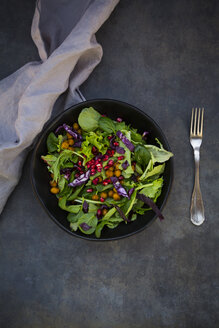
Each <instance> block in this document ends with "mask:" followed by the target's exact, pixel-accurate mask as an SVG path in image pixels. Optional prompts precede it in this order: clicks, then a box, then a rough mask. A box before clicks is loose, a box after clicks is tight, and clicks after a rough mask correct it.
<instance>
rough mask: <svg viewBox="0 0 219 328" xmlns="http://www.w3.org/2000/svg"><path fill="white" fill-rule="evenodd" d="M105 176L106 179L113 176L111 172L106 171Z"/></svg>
mask: <svg viewBox="0 0 219 328" xmlns="http://www.w3.org/2000/svg"><path fill="white" fill-rule="evenodd" d="M106 176H107V178H110V177H112V176H113V171H110V170H106Z"/></svg>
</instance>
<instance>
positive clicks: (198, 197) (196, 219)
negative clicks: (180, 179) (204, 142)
mask: <svg viewBox="0 0 219 328" xmlns="http://www.w3.org/2000/svg"><path fill="white" fill-rule="evenodd" d="M194 160H195V183H194V189H193V193H192V200H191V208H190V215H191V221H192V223H193V224H195V225H197V226H199V225H201V224H202V223H203V222H204V220H205V215H204V204H203V200H202V194H201V189H200V184H199V162H200V148H198V149H194Z"/></svg>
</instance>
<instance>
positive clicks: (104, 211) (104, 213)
mask: <svg viewBox="0 0 219 328" xmlns="http://www.w3.org/2000/svg"><path fill="white" fill-rule="evenodd" d="M107 212H108V211H107V209H106V208H104V209H103V210H102V214H103V216H104V215H106V213H107Z"/></svg>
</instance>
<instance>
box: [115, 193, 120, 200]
mask: <svg viewBox="0 0 219 328" xmlns="http://www.w3.org/2000/svg"><path fill="white" fill-rule="evenodd" d="M113 199H114V200H120V196H119V194H117V193H116V192H115V193H114V194H113Z"/></svg>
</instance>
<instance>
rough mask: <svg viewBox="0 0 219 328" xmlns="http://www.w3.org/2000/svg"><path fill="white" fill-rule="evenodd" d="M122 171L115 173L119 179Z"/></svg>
mask: <svg viewBox="0 0 219 328" xmlns="http://www.w3.org/2000/svg"><path fill="white" fill-rule="evenodd" d="M121 173H122V172H121V171H120V170H116V171H115V172H114V174H115V176H116V177H117V178H118V177H120V175H121Z"/></svg>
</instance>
